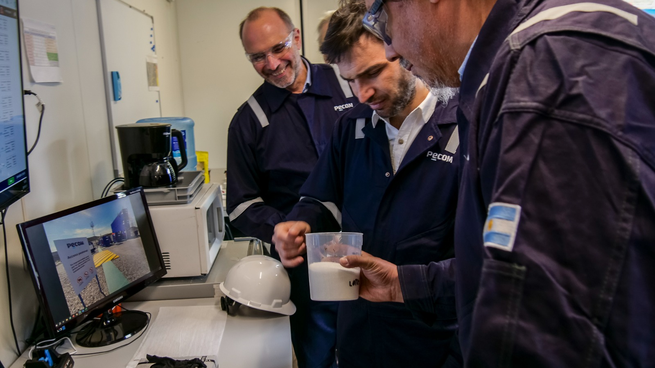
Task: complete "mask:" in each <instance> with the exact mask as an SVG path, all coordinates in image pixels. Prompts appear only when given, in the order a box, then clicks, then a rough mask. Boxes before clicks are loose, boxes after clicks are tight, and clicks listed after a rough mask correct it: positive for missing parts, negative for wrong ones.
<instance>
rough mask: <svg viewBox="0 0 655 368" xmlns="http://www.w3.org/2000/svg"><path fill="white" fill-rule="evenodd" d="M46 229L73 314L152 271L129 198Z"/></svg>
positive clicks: (51, 222) (50, 223)
mask: <svg viewBox="0 0 655 368" xmlns="http://www.w3.org/2000/svg"><path fill="white" fill-rule="evenodd" d="M43 227H44V230H45V233H46V237H47V238H48V242H49V245H50V251H51V252H52V256H53V259H54V261H55V265H56V269H57V274H58V276H59V281H60V283H61V287H62V289H63V292H64V295H65V297H66V303H67V304H68V309H69V311H70V315H71V316H73V317H74V316H75V315H77V314H79V313H82V312H83V311H85V310H86V309H87V308H89V307H90V306H92V305H93V304H94V303H96V302H98V301H100V300H101V299H103V298H104V297H105V296H107V295H109V294H111V293H114V292H116V291H118V290H120V289H122V288H124V287H125V286H127V285H128V284H130V283H131V282H134V281H135V280H137V279H139V278H141V277H143V276H144V275H146V274H148V273H149V272H150V269H149V267H148V260H147V259H146V254H145V252H144V249H143V243H142V242H141V237H140V233H139V230H138V228H137V224H136V220H135V216H134V213H133V210H132V207H131V204H130V200H129V198H122V199H119V200H116V201H112V202H108V203H105V204H103V205H101V206H98V207H94V208H90V209H87V210H85V211H82V212H77V213H74V214H71V215H69V216H66V217H62V218H59V219H56V220H53V221H49V222H47V223H44V224H43ZM60 322H61V321H60Z"/></svg>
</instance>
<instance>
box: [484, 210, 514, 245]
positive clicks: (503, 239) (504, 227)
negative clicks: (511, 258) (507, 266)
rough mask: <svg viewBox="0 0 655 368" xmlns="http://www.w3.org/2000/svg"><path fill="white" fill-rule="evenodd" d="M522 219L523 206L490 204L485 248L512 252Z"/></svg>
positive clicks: (486, 224) (485, 231) (485, 230)
mask: <svg viewBox="0 0 655 368" xmlns="http://www.w3.org/2000/svg"><path fill="white" fill-rule="evenodd" d="M520 217H521V206H517V205H515V204H508V203H500V202H494V203H492V204H490V205H489V212H488V214H487V221H486V222H485V223H484V232H483V233H482V237H483V239H484V246H485V247H493V248H498V249H502V250H504V251H507V252H511V251H512V248H514V240H515V239H516V231H517V229H518V227H519V218H520Z"/></svg>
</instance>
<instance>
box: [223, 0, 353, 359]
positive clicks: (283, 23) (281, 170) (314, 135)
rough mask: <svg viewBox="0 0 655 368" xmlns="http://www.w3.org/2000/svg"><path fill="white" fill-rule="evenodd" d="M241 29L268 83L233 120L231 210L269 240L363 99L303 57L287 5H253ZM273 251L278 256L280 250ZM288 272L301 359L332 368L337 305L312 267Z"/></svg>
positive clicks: (239, 224)
mask: <svg viewBox="0 0 655 368" xmlns="http://www.w3.org/2000/svg"><path fill="white" fill-rule="evenodd" d="M239 35H240V37H241V41H242V44H243V48H244V52H245V56H246V59H247V60H248V62H250V63H252V66H253V68H254V69H255V71H257V73H258V74H259V75H260V76H261V77H262V78H264V83H263V84H262V85H261V86H260V87H259V88H258V89H257V90H256V91H255V92H254V93H253V94H252V96H250V98H249V99H248V101H247V102H245V103H244V104H243V105H242V106H241V107H239V110H238V111H237V113H236V114H235V115H234V118H233V119H232V122H231V123H230V127H229V130H228V147H227V182H228V188H229V190H227V211H228V214H229V219H230V222H231V224H232V225H233V226H234V227H236V228H237V229H238V230H239V231H240V232H242V233H244V234H245V235H247V236H253V237H256V238H259V239H261V240H263V241H265V242H268V243H270V242H271V237H272V235H273V228H274V226H275V225H276V224H277V223H279V222H281V221H284V219H285V216H286V215H287V213H289V211H290V210H291V208H292V207H293V205H294V204H296V203H297V202H298V200H299V199H300V196H299V195H298V193H299V191H300V187H301V186H302V185H303V183H304V182H305V180H306V179H307V177H308V176H309V173H310V172H311V170H312V169H313V168H314V165H315V164H316V162H317V160H318V156H319V154H320V153H321V152H322V151H323V149H324V148H325V146H326V145H327V141H328V138H329V137H330V133H331V132H332V129H333V127H334V123H335V121H336V120H337V119H338V118H339V117H340V116H341V115H342V114H344V113H345V112H347V111H349V110H350V109H351V108H352V107H354V106H355V105H357V99H356V98H355V97H354V96H353V94H352V91H351V90H350V87H349V86H348V84H347V83H346V82H344V81H343V80H341V79H339V78H338V73H337V72H336V71H335V69H334V68H333V67H331V66H329V65H325V64H312V63H310V62H309V61H308V60H307V59H305V58H303V57H301V56H300V48H301V43H300V41H301V40H300V31H299V30H298V29H297V28H295V27H294V25H293V23H292V22H291V19H290V18H289V16H288V15H287V14H286V13H285V12H284V11H282V10H280V9H278V8H268V7H261V8H257V9H254V10H252V11H251V12H250V13H249V14H248V16H247V17H246V19H245V20H244V21H243V22H241V24H240V25H239ZM244 62H245V60H244ZM228 88H229V86H228ZM272 253H273V256H275V257H277V253H276V252H275V249H272ZM289 278H290V280H291V285H292V289H291V300H292V301H293V302H294V304H295V305H296V307H297V312H296V313H295V314H294V315H293V316H291V317H290V319H291V339H292V342H293V346H294V351H295V354H296V357H297V359H298V365H299V367H301V368H303V367H330V366H332V365H333V364H335V358H334V347H335V343H336V334H335V327H334V326H335V324H336V307H337V305H336V303H326V302H313V301H311V300H310V298H309V281H308V272H307V267H306V266H305V267H300V268H298V269H293V270H289Z"/></svg>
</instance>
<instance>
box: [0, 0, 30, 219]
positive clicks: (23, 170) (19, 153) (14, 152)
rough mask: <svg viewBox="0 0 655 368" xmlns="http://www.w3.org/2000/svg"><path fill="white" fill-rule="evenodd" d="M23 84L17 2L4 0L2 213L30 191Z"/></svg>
mask: <svg viewBox="0 0 655 368" xmlns="http://www.w3.org/2000/svg"><path fill="white" fill-rule="evenodd" d="M22 82H23V81H22V74H21V61H20V33H19V32H18V4H17V0H0V147H2V148H1V149H0V209H2V208H6V207H8V206H9V205H10V204H12V203H14V202H16V201H17V200H18V199H20V198H21V197H22V196H24V195H25V194H27V193H29V191H30V185H29V180H28V177H27V176H28V175H27V174H28V170H27V149H26V143H25V142H26V140H25V114H24V109H23V83H22Z"/></svg>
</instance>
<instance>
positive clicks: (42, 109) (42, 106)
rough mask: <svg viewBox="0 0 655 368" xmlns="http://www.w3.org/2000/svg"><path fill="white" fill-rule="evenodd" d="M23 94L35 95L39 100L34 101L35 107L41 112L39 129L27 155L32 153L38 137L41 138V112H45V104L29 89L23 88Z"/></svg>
mask: <svg viewBox="0 0 655 368" xmlns="http://www.w3.org/2000/svg"><path fill="white" fill-rule="evenodd" d="M23 94H24V95H32V96H35V97H36V99H37V100H39V102H37V103H36V109H37V110H39V112H41V116H40V117H39V130H38V132H37V133H36V140H35V141H34V144H33V145H32V148H30V149H29V150H28V151H27V155H28V156H29V154H30V153H32V151H33V150H34V147H36V144H37V143H39V138H41V124H42V123H43V113H44V112H45V104H44V103H43V102H41V99H40V98H39V96H38V95H37V94H36V93H34V92H32V91H30V90H29V89H26V90H24V91H23Z"/></svg>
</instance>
